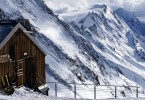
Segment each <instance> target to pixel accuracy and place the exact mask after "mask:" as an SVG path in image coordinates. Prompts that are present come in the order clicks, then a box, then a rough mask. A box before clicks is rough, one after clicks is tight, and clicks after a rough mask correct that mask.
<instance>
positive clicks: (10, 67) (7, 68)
mask: <svg viewBox="0 0 145 100" xmlns="http://www.w3.org/2000/svg"><path fill="white" fill-rule="evenodd" d="M12 45H14V46H15V59H14V61H15V63H11V62H7V63H3V64H0V76H3V75H5V74H8V73H9V74H10V75H11V74H13V73H15V72H16V68H15V67H16V62H17V60H20V59H24V60H26V59H27V58H28V57H35V64H34V62H33V65H35V69H34V70H35V78H36V79H35V80H36V83H35V84H37V85H38V86H39V85H41V84H43V83H45V54H44V53H43V52H42V51H41V50H40V49H39V48H38V47H37V46H36V45H35V44H34V43H33V42H32V41H31V40H30V39H29V38H28V37H27V36H26V35H25V34H24V33H23V31H21V30H20V29H18V30H17V32H16V33H15V34H14V35H13V36H12V37H11V39H10V40H9V41H8V42H7V43H6V44H5V46H4V47H3V48H2V49H1V50H0V55H5V54H9V52H10V46H12ZM25 52H27V53H28V56H27V57H24V53H25ZM27 62H28V61H27ZM26 65H27V64H25V66H26ZM30 67H32V65H30ZM33 67H34V66H33ZM28 70H29V69H28ZM26 72H27V69H26V68H24V75H25V73H26ZM15 74H16V73H15ZM11 76H12V75H11ZM26 77H29V75H25V76H24V81H25V79H26ZM1 86H2V85H1V81H0V87H1Z"/></svg>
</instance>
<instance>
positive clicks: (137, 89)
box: [136, 87, 138, 98]
mask: <svg viewBox="0 0 145 100" xmlns="http://www.w3.org/2000/svg"><path fill="white" fill-rule="evenodd" d="M136 98H138V87H136Z"/></svg>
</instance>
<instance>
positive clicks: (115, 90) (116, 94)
mask: <svg viewBox="0 0 145 100" xmlns="http://www.w3.org/2000/svg"><path fill="white" fill-rule="evenodd" d="M116 98H117V86H115V99H116Z"/></svg>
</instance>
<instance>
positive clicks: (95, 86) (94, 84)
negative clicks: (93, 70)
mask: <svg viewBox="0 0 145 100" xmlns="http://www.w3.org/2000/svg"><path fill="white" fill-rule="evenodd" d="M94 99H96V85H95V84H94Z"/></svg>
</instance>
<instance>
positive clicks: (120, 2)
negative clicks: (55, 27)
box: [44, 0, 145, 17]
mask: <svg viewBox="0 0 145 100" xmlns="http://www.w3.org/2000/svg"><path fill="white" fill-rule="evenodd" d="M44 2H46V3H47V5H48V6H49V7H50V8H51V9H53V10H54V11H56V12H59V13H62V12H69V11H72V10H78V9H84V8H88V7H89V6H92V5H95V4H106V5H108V6H109V7H110V8H112V9H113V10H116V9H117V8H119V7H122V8H125V9H127V10H130V11H133V12H136V13H135V14H136V16H138V15H137V13H138V14H139V16H144V14H142V13H144V12H145V6H144V5H145V0H44ZM144 17H145V16H144Z"/></svg>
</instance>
